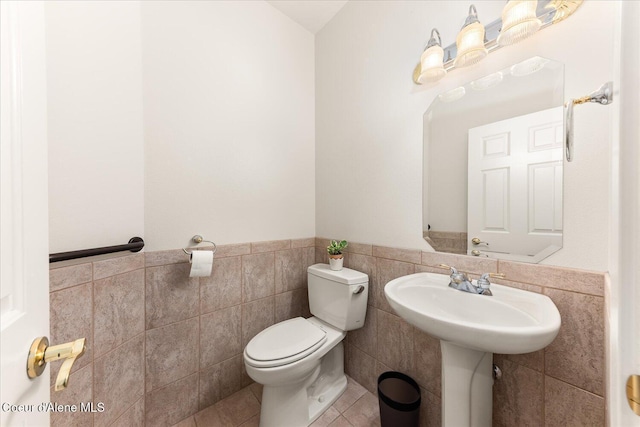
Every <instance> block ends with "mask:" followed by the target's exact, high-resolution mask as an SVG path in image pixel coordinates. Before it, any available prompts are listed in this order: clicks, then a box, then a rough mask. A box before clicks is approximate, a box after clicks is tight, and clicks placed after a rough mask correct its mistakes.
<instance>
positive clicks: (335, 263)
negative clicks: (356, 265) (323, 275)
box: [329, 255, 344, 271]
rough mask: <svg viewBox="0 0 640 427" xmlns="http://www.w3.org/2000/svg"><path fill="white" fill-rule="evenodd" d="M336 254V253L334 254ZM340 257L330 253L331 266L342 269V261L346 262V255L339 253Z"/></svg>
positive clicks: (334, 268) (336, 269) (331, 267)
mask: <svg viewBox="0 0 640 427" xmlns="http://www.w3.org/2000/svg"><path fill="white" fill-rule="evenodd" d="M334 256H335V255H334ZM339 256H340V258H333V257H332V256H331V255H329V268H330V269H332V270H335V271H339V270H342V263H343V262H344V257H343V256H342V255H339Z"/></svg>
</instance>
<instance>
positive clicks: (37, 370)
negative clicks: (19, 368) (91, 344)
mask: <svg viewBox="0 0 640 427" xmlns="http://www.w3.org/2000/svg"><path fill="white" fill-rule="evenodd" d="M85 349H86V346H85V339H84V338H80V339H77V340H75V341H71V342H68V343H65V344H60V345H53V346H50V345H49V339H48V338H47V337H39V338H36V339H35V340H33V343H31V349H30V350H29V357H28V358H27V376H28V377H29V378H31V379H33V378H35V377H39V376H40V375H41V374H42V372H44V368H45V367H46V366H47V362H52V361H54V360H60V359H65V361H64V363H63V364H62V366H61V367H60V372H58V377H57V378H56V385H55V387H54V389H55V391H60V390H62V389H65V388H67V385H68V384H69V375H70V374H71V367H72V366H73V362H75V361H76V359H77V358H78V357H80V356H82V355H83V354H84V351H85Z"/></svg>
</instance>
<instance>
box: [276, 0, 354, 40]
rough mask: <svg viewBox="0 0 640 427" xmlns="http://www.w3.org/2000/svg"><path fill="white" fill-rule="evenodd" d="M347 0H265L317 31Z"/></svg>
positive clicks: (301, 23) (312, 31) (313, 32)
mask: <svg viewBox="0 0 640 427" xmlns="http://www.w3.org/2000/svg"><path fill="white" fill-rule="evenodd" d="M347 1H348V0H284V1H283V0H267V3H269V4H270V5H271V6H273V7H275V8H276V9H278V10H279V11H280V12H282V13H284V14H285V15H287V16H288V17H289V18H291V19H293V20H294V21H296V22H297V23H298V24H300V25H302V26H303V27H304V28H306V29H307V30H309V31H310V32H311V34H315V33H317V32H318V31H319V30H320V29H321V28H322V27H324V26H325V24H326V23H327V22H329V21H330V20H331V18H333V17H334V16H335V14H336V13H338V11H339V10H340V9H342V7H343V6H344V5H345V4H346V3H347Z"/></svg>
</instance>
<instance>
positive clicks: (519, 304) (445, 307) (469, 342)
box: [384, 273, 560, 354]
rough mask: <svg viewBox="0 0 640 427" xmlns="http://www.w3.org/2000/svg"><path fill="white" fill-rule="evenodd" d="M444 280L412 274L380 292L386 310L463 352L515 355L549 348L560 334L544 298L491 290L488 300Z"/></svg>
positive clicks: (557, 315)
mask: <svg viewBox="0 0 640 427" xmlns="http://www.w3.org/2000/svg"><path fill="white" fill-rule="evenodd" d="M448 284H449V276H447V275H444V274H435V273H417V274H411V275H408V276H403V277H400V278H398V279H395V280H392V281H391V282H389V283H387V285H386V286H385V287H384V293H385V295H386V297H387V300H388V301H389V304H390V305H391V307H392V308H393V309H394V310H395V311H396V313H398V315H399V316H400V317H402V318H403V319H405V320H406V321H407V322H409V323H411V324H412V325H414V326H416V327H417V328H419V329H421V330H423V331H425V332H427V333H428V334H431V335H433V336H435V337H437V338H439V339H440V340H444V341H447V342H450V343H453V344H457V345H459V346H462V347H466V348H469V349H473V350H479V351H483V352H490V353H503V354H517V353H529V352H532V351H536V350H540V349H542V348H544V347H546V346H547V345H549V344H550V343H551V342H552V341H553V340H554V338H555V337H556V335H557V334H558V330H559V329H560V313H559V312H558V309H557V308H556V306H555V304H554V303H553V302H552V301H551V299H549V297H547V296H545V295H541V294H537V293H533V292H527V291H523V290H520V289H515V288H510V287H507V286H501V285H496V284H491V291H492V292H493V296H486V295H476V294H472V293H468V292H463V291H459V290H456V289H453V288H450V287H449V286H448Z"/></svg>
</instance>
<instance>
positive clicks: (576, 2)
mask: <svg viewBox="0 0 640 427" xmlns="http://www.w3.org/2000/svg"><path fill="white" fill-rule="evenodd" d="M583 1H584V0H538V7H537V8H536V16H537V17H538V19H540V22H541V23H542V25H541V26H540V29H543V28H545V27H548V26H549V25H551V24H556V23H558V22H560V21H562V20H564V19H566V18H567V17H569V16H570V15H571V14H572V13H573V12H575V10H576V9H577V8H578V7H579V6H580V5H581V4H582V2H583ZM501 29H502V19H501V18H498V19H496V20H495V21H492V22H491V23H489V24H487V25H485V42H484V47H486V48H487V50H488V51H489V53H491V52H492V51H494V50H497V49H500V48H501V47H502V46H500V45H498V41H497V40H498V35H499V34H500V30H501ZM443 50H444V69H445V70H447V72H449V71H451V70H453V69H455V68H456V67H455V66H454V65H453V61H454V60H455V59H456V56H457V54H458V49H457V47H456V44H455V42H454V43H452V44H450V45H448V46H446V47H444V46H443ZM419 76H420V64H418V65H417V66H416V68H415V69H414V71H413V81H414V82H415V83H417V84H421V83H419V82H418V77H419Z"/></svg>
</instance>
